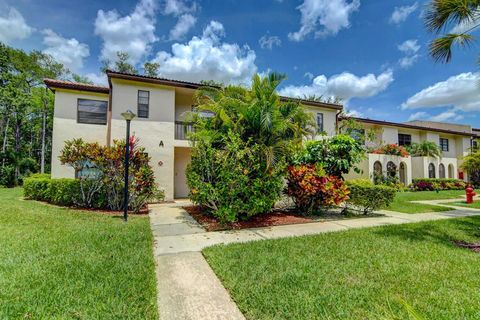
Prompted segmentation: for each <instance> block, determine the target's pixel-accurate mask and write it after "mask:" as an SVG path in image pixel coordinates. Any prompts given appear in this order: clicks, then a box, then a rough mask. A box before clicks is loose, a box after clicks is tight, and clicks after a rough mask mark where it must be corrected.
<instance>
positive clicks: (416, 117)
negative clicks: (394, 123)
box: [408, 111, 430, 121]
mask: <svg viewBox="0 0 480 320" xmlns="http://www.w3.org/2000/svg"><path fill="white" fill-rule="evenodd" d="M428 117H430V115H429V114H428V113H426V112H425V111H419V112H415V113H412V114H411V115H410V117H408V121H413V120H422V119H426V118H428Z"/></svg>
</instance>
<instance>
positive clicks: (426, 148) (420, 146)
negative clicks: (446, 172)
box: [409, 141, 442, 158]
mask: <svg viewBox="0 0 480 320" xmlns="http://www.w3.org/2000/svg"><path fill="white" fill-rule="evenodd" d="M409 149H410V150H409V151H410V154H411V155H412V156H413V157H432V158H441V157H442V151H441V150H440V147H439V146H438V145H437V144H436V143H435V142H431V141H422V142H420V143H413V144H412V145H411V146H410V148H409Z"/></svg>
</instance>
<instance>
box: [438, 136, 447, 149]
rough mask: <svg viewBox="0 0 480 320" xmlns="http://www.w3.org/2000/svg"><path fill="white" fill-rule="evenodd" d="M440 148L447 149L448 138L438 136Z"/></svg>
mask: <svg viewBox="0 0 480 320" xmlns="http://www.w3.org/2000/svg"><path fill="white" fill-rule="evenodd" d="M440 149H441V150H442V151H448V139H445V138H440Z"/></svg>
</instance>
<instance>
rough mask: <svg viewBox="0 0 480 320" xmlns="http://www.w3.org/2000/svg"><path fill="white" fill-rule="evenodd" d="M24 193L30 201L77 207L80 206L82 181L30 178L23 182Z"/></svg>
mask: <svg viewBox="0 0 480 320" xmlns="http://www.w3.org/2000/svg"><path fill="white" fill-rule="evenodd" d="M23 192H24V195H25V197H26V198H28V199H33V200H39V201H46V202H49V203H52V204H56V205H60V206H77V205H79V201H78V200H79V194H80V181H79V180H75V179H50V177H30V178H26V179H25V180H24V182H23Z"/></svg>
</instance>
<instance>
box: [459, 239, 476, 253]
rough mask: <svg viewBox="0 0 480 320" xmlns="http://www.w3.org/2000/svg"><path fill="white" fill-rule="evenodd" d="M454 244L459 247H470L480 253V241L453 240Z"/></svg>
mask: <svg viewBox="0 0 480 320" xmlns="http://www.w3.org/2000/svg"><path fill="white" fill-rule="evenodd" d="M453 244H454V245H456V246H457V247H460V248H465V249H469V250H472V251H473V252H477V253H480V242H475V243H469V242H465V241H453Z"/></svg>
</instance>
